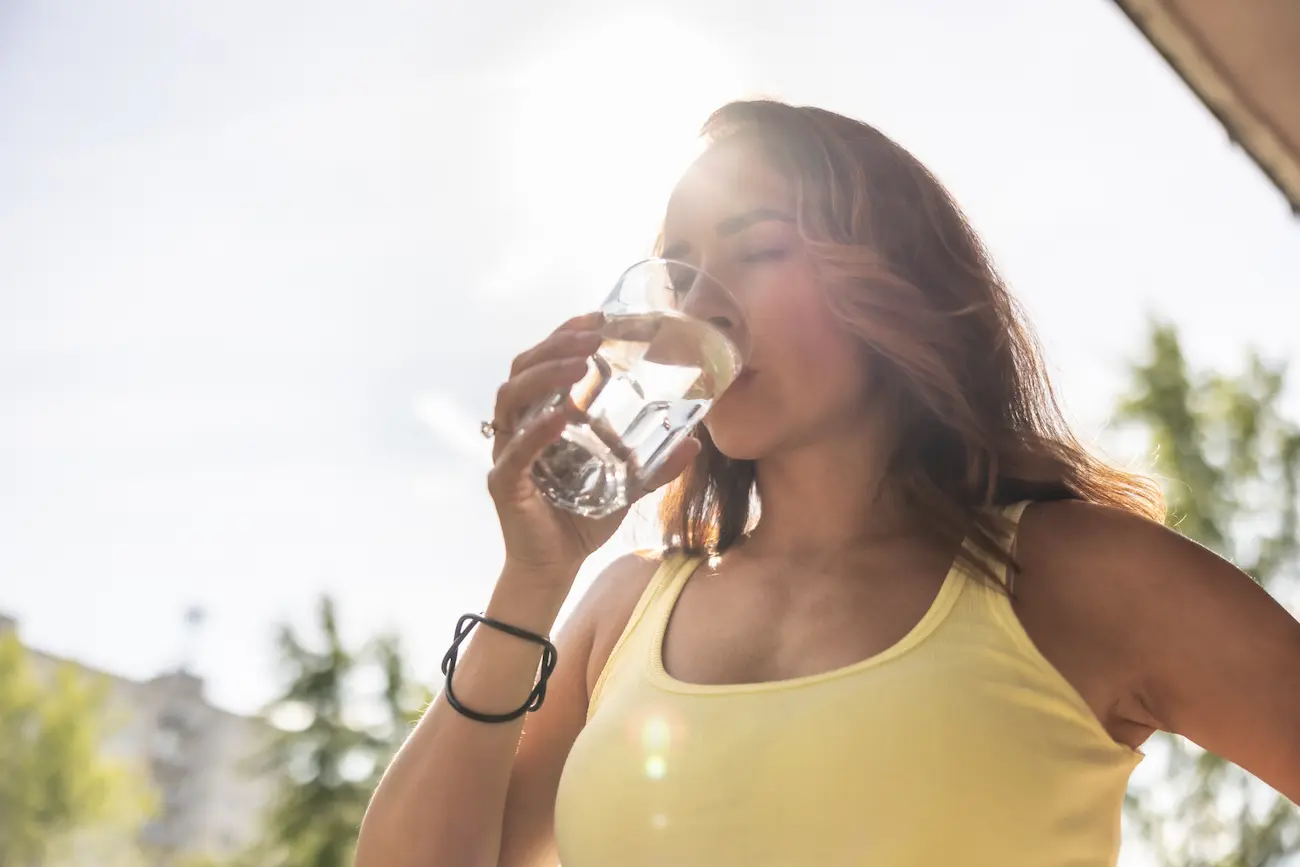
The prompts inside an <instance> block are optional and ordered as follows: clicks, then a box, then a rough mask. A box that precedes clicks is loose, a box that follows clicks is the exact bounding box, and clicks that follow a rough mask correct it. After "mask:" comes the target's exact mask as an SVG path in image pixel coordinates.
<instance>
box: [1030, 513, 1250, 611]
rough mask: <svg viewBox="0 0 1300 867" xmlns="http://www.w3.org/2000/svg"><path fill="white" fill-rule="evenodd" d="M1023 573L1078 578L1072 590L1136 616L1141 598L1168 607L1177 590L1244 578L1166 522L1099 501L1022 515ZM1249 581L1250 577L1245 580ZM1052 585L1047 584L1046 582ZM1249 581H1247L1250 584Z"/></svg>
mask: <svg viewBox="0 0 1300 867" xmlns="http://www.w3.org/2000/svg"><path fill="white" fill-rule="evenodd" d="M1016 554H1017V559H1018V560H1019V561H1020V563H1021V566H1022V567H1023V569H1024V571H1026V572H1035V573H1038V574H1040V575H1043V576H1048V575H1051V576H1058V577H1073V578H1080V579H1083V578H1085V576H1086V580H1082V581H1081V583H1082V584H1083V585H1084V586H1079V587H1075V588H1073V589H1074V590H1075V591H1076V592H1079V593H1083V592H1086V593H1089V594H1093V595H1095V596H1096V597H1097V599H1098V601H1101V600H1103V599H1105V600H1111V601H1112V602H1115V603H1120V602H1124V603H1128V604H1125V605H1124V606H1123V607H1124V608H1126V609H1128V610H1133V608H1132V604H1131V603H1133V602H1135V601H1140V600H1142V599H1144V598H1159V599H1161V600H1163V601H1166V602H1167V601H1168V596H1166V595H1165V594H1167V593H1168V592H1170V591H1174V590H1184V591H1187V590H1191V588H1192V587H1194V586H1195V585H1198V584H1205V583H1207V582H1213V581H1215V580H1223V579H1224V578H1225V576H1227V575H1230V574H1231V573H1237V575H1240V573H1239V572H1238V571H1237V570H1236V569H1235V567H1233V566H1232V565H1231V564H1229V563H1228V562H1227V561H1225V560H1223V559H1222V558H1221V557H1219V556H1218V555H1217V554H1215V553H1214V552H1212V551H1210V550H1209V549H1208V548H1205V547H1203V546H1201V545H1199V544H1197V543H1196V542H1193V541H1192V540H1190V539H1188V538H1187V537H1185V536H1182V535H1180V534H1178V533H1176V532H1174V531H1173V530H1170V529H1169V528H1168V527H1165V526H1164V525H1163V524H1159V523H1156V522H1155V521H1152V520H1149V519H1147V518H1144V517H1142V516H1140V515H1135V514H1133V513H1132V512H1128V511H1125V510H1123V509H1118V508H1114V507H1111V506H1102V505H1097V504H1095V503H1084V502H1079V501H1071V500H1061V501H1056V502H1048V503H1036V504H1034V505H1033V506H1031V507H1030V508H1029V509H1028V510H1026V512H1025V516H1024V519H1023V520H1022V522H1021V529H1020V533H1019V539H1018V542H1017V546H1016ZM1241 577H1245V576H1241ZM1048 580H1050V579H1048ZM1246 580H1247V581H1249V579H1246Z"/></svg>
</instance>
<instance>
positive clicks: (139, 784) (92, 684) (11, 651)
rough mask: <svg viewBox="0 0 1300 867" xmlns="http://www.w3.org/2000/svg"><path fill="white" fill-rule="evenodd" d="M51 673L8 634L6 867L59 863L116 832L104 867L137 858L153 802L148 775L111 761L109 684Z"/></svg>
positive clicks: (3, 666) (1, 667) (2, 656)
mask: <svg viewBox="0 0 1300 867" xmlns="http://www.w3.org/2000/svg"><path fill="white" fill-rule="evenodd" d="M43 674H46V673H45V672H41V671H38V669H37V668H36V666H34V665H33V664H32V661H31V658H30V656H29V654H28V651H27V650H26V649H25V648H24V647H23V646H22V644H20V643H19V641H18V638H17V636H16V635H14V634H13V633H8V634H0V864H2V865H6V867H9V865H12V867H36V865H42V867H44V865H46V864H51V863H56V862H57V861H58V860H60V856H64V855H67V854H68V853H69V852H70V851H71V850H72V849H73V847H74V846H75V845H76V844H77V842H78V840H77V838H78V836H80V835H84V834H88V833H91V832H95V831H103V830H105V829H108V828H110V827H111V828H112V833H111V834H110V835H109V837H111V838H114V839H115V841H117V845H114V846H113V849H114V850H115V851H114V852H113V853H112V855H111V856H110V855H109V854H108V853H104V857H103V858H102V859H101V860H100V861H99V862H97V863H103V864H108V863H110V857H111V860H113V861H114V862H117V863H120V862H121V859H122V858H132V857H134V855H135V854H137V853H138V850H136V849H135V847H134V831H136V830H138V827H139V825H140V823H141V822H143V820H144V819H145V818H146V816H147V812H146V811H147V799H146V796H145V794H144V793H145V787H144V784H143V780H142V778H141V776H140V774H139V773H138V772H137V771H136V770H135V769H132V768H130V767H129V766H128V765H126V764H125V763H122V762H118V761H115V760H113V759H111V758H108V757H106V755H105V753H104V750H103V746H104V741H105V737H106V735H107V732H106V730H105V729H106V726H105V725H104V721H105V719H106V713H107V708H106V694H107V693H106V688H105V685H104V684H103V683H100V682H97V681H95V680H94V679H92V678H91V677H90V676H89V675H87V674H85V673H83V672H80V671H78V670H77V669H76V668H75V667H74V666H72V665H70V664H60V665H58V666H57V667H56V668H55V669H54V670H53V672H52V673H50V676H42V675H43ZM123 840H125V841H128V842H127V843H126V844H125V845H122V844H121V841H123Z"/></svg>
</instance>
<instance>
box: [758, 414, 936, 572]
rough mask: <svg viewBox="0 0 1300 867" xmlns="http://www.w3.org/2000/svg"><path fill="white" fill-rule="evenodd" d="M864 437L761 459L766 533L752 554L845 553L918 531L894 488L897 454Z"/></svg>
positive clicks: (760, 489)
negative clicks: (892, 459)
mask: <svg viewBox="0 0 1300 867" xmlns="http://www.w3.org/2000/svg"><path fill="white" fill-rule="evenodd" d="M881 442H882V438H877V437H871V438H868V437H864V436H863V435H862V434H861V433H860V432H859V433H854V434H847V435H845V436H843V437H838V438H833V439H831V438H828V439H822V440H819V441H817V442H816V443H810V444H808V445H806V446H804V447H802V448H797V449H791V450H788V451H785V452H782V453H780V454H777V455H772V456H770V457H768V458H764V459H762V460H760V461H759V462H758V464H757V466H756V482H757V486H758V495H759V501H760V509H761V513H760V518H759V523H758V526H757V527H755V528H754V531H753V532H752V533H751V534H750V535H749V538H748V540H747V541H746V543H745V546H746V549H747V550H749V551H750V552H752V553H756V554H759V553H761V554H767V555H771V556H800V555H803V554H826V553H830V552H832V551H841V550H844V549H848V548H851V547H854V546H855V545H858V544H862V543H868V542H870V541H871V540H873V539H876V540H878V539H880V538H882V537H888V536H895V535H898V534H900V533H904V532H908V531H909V530H910V529H912V527H913V525H914V522H915V519H914V516H912V515H910V513H909V512H908V510H907V509H906V508H905V507H904V505H903V503H902V502H901V501H900V500H899V498H898V497H897V495H896V493H895V492H894V491H893V490H892V489H891V488H890V486H889V485H888V484H887V470H888V461H889V456H890V455H889V450H887V449H885V448H881V447H880V443H881Z"/></svg>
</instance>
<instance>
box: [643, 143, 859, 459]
mask: <svg viewBox="0 0 1300 867" xmlns="http://www.w3.org/2000/svg"><path fill="white" fill-rule="evenodd" d="M795 204H796V202H795V190H794V187H793V185H792V184H791V183H790V181H788V180H787V179H786V178H785V177H784V176H782V175H781V174H779V173H777V172H776V171H774V170H773V169H772V168H771V167H770V166H769V165H767V164H766V163H765V162H764V161H763V160H762V159H760V158H758V157H757V156H756V155H755V153H754V152H753V149H752V148H748V147H745V146H743V145H742V144H740V143H728V144H722V145H717V146H714V147H713V148H711V149H710V150H709V151H707V152H706V153H705V154H704V155H703V156H702V157H700V159H698V160H697V161H696V162H695V164H694V165H692V166H691V168H690V169H689V170H688V171H687V172H686V174H685V175H684V176H683V178H682V180H681V181H680V182H679V183H678V185H677V188H676V190H675V191H674V192H673V196H672V199H671V200H670V201H669V204H668V210H667V214H666V217H665V221H664V246H663V255H664V257H665V258H669V259H678V260H681V261H685V262H689V263H691V264H693V265H696V266H697V267H700V268H701V269H702V270H704V271H706V272H708V273H710V274H712V275H713V276H714V277H716V278H718V280H719V281H720V282H721V283H722V284H723V285H724V286H726V287H727V288H728V289H729V290H730V291H731V293H732V295H733V296H734V297H735V300H736V302H737V303H738V305H739V306H740V307H741V308H742V309H743V311H744V313H745V315H746V319H747V320H748V323H747V324H748V329H749V335H748V337H749V344H750V349H749V355H748V363H747V365H746V368H745V371H744V373H742V374H741V376H740V378H738V379H737V380H736V381H735V382H734V383H733V384H732V386H731V387H730V388H729V389H728V390H727V391H726V392H724V393H723V395H722V397H721V398H720V399H719V400H718V401H717V403H715V404H714V406H713V408H712V410H711V411H710V413H709V414H708V416H706V418H705V425H706V427H707V428H708V431H709V434H710V435H711V437H712V438H713V441H714V443H715V444H716V445H717V447H718V448H719V450H721V451H722V453H723V454H725V455H727V456H728V457H731V458H734V459H738V460H754V459H758V458H763V457H766V456H768V455H771V454H772V453H774V452H776V451H778V450H784V449H791V448H798V447H800V446H801V445H804V444H806V443H808V442H810V441H814V440H816V439H818V438H820V437H823V436H825V435H827V434H828V433H832V432H837V431H840V430H845V429H848V428H850V427H853V426H855V425H857V424H859V423H860V422H861V420H862V412H863V404H864V400H863V396H864V394H865V392H866V381H865V377H864V371H863V366H862V358H863V352H862V349H861V346H860V343H859V342H858V341H857V340H856V339H855V338H854V337H853V336H852V335H850V334H849V332H848V331H847V329H846V328H845V327H844V326H843V324H842V323H841V322H840V321H839V320H838V319H836V318H835V317H834V316H833V315H832V314H831V312H830V309H829V307H828V305H827V303H826V297H825V292H824V289H823V287H822V286H821V284H820V282H819V281H818V279H817V276H816V273H815V270H814V268H813V265H812V262H811V261H810V259H809V257H808V255H807V252H806V251H805V249H804V246H803V243H802V241H801V239H800V237H799V233H798V232H797V231H796V228H795ZM732 327H739V326H738V325H733V326H732Z"/></svg>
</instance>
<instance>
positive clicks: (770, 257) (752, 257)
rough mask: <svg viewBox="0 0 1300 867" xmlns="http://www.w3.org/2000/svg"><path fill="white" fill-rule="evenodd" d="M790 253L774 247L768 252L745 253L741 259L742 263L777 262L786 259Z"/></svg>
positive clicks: (782, 248)
mask: <svg viewBox="0 0 1300 867" xmlns="http://www.w3.org/2000/svg"><path fill="white" fill-rule="evenodd" d="M788 252H789V251H788V250H786V249H785V248H784V247H779V248H778V247H774V248H771V249H768V250H755V251H754V252H752V253H745V254H743V255H742V256H741V257H740V261H742V262H746V263H754V262H775V261H778V260H780V259H784V258H785V257H786V254H787V253H788Z"/></svg>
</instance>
